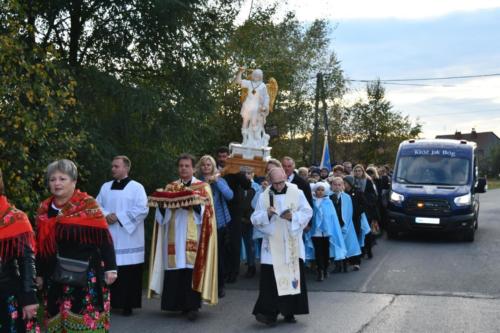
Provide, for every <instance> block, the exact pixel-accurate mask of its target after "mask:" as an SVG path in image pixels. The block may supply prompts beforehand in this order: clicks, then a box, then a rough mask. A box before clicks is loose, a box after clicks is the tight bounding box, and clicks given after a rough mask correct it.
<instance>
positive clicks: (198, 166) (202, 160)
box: [196, 155, 217, 178]
mask: <svg viewBox="0 0 500 333" xmlns="http://www.w3.org/2000/svg"><path fill="white" fill-rule="evenodd" d="M206 161H210V164H212V174H211V175H210V176H213V175H215V174H216V173H217V164H216V163H215V159H214V158H213V157H212V156H210V155H203V156H202V157H201V158H200V160H199V161H198V163H196V177H197V178H201V177H202V176H203V173H202V172H201V165H202V164H203V163H205V162H206Z"/></svg>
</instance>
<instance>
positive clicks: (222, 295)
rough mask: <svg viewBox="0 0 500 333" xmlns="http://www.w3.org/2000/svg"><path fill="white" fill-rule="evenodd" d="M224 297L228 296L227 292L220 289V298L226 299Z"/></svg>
mask: <svg viewBox="0 0 500 333" xmlns="http://www.w3.org/2000/svg"><path fill="white" fill-rule="evenodd" d="M224 296H226V291H225V290H224V288H220V289H219V298H224Z"/></svg>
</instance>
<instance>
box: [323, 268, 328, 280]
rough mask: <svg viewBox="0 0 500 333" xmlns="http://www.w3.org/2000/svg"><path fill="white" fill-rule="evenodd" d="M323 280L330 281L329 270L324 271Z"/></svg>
mask: <svg viewBox="0 0 500 333" xmlns="http://www.w3.org/2000/svg"><path fill="white" fill-rule="evenodd" d="M323 278H324V279H325V280H326V279H328V269H325V270H324V271H323Z"/></svg>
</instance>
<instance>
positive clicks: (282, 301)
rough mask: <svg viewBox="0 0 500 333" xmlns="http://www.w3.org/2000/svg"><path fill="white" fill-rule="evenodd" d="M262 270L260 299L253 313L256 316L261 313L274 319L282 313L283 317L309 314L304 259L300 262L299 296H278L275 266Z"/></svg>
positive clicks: (262, 268) (263, 266)
mask: <svg viewBox="0 0 500 333" xmlns="http://www.w3.org/2000/svg"><path fill="white" fill-rule="evenodd" d="M260 268H261V269H260V282H259V298H258V299H257V303H256V304H255V307H254V309H253V312H252V313H253V314H254V315H256V314H259V313H260V314H263V315H266V316H271V317H272V316H277V315H278V314H280V313H281V314H282V315H283V316H290V315H300V314H308V313H309V302H308V300H307V288H306V277H305V274H304V262H303V261H302V259H300V260H299V269H300V294H297V295H286V296H278V288H277V287H276V279H275V278H274V270H273V265H268V264H262V265H261V266H260Z"/></svg>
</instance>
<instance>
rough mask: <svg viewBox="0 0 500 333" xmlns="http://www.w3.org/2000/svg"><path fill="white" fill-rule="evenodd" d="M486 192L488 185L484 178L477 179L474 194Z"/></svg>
mask: <svg viewBox="0 0 500 333" xmlns="http://www.w3.org/2000/svg"><path fill="white" fill-rule="evenodd" d="M487 190H488V183H487V182H486V178H485V177H479V178H478V179H477V184H476V188H475V192H476V193H485V192H486V191H487Z"/></svg>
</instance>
